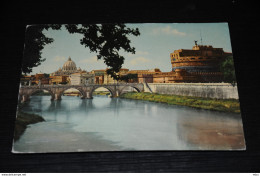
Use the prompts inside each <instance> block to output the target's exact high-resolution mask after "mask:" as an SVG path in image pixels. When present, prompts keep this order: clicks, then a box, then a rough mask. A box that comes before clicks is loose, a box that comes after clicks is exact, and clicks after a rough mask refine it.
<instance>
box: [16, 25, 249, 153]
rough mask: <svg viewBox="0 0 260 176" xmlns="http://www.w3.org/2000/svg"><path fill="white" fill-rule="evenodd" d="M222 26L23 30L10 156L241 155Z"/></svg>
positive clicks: (237, 112) (235, 93)
mask: <svg viewBox="0 0 260 176" xmlns="http://www.w3.org/2000/svg"><path fill="white" fill-rule="evenodd" d="M234 60H235V58H233V53H232V47H231V42H230V34H229V28H228V23H142V24H41V25H39V24H38V25H28V26H27V27H26V31H25V44H24V53H23V62H22V68H21V78H20V88H19V95H18V106H17V117H16V122H15V131H14V141H13V149H12V152H13V153H50V152H54V153H55V152H92V151H95V152H97V151H187V150H188V151H189V150H201V151H202V150H214V151H219V150H221V151H223V150H235V151H237V150H245V149H246V144H245V139H244V132H243V123H242V117H241V111H240V103H239V94H238V90H237V81H236V75H235V67H234Z"/></svg>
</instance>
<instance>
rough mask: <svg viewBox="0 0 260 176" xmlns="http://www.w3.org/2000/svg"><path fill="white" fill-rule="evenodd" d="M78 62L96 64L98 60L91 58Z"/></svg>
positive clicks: (94, 57) (95, 57)
mask: <svg viewBox="0 0 260 176" xmlns="http://www.w3.org/2000/svg"><path fill="white" fill-rule="evenodd" d="M79 62H80V63H88V64H93V63H97V62H98V59H97V56H93V57H91V58H88V59H83V60H80V61H79Z"/></svg>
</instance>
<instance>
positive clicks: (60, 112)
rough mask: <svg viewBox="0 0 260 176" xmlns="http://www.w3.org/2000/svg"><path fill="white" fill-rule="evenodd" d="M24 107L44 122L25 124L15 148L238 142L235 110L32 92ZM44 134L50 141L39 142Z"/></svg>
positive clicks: (235, 145)
mask: <svg viewBox="0 0 260 176" xmlns="http://www.w3.org/2000/svg"><path fill="white" fill-rule="evenodd" d="M24 110H25V111H27V112H31V113H38V114H40V115H42V116H43V117H44V118H45V120H46V122H45V123H39V124H35V125H32V126H31V128H30V129H28V130H26V132H25V134H24V135H23V136H22V138H21V139H20V140H19V141H18V142H16V143H15V145H14V147H15V149H16V150H20V151H28V150H29V149H30V151H31V150H33V151H34V152H48V151H78V150H79V149H80V150H81V151H92V150H94V151H101V150H102V151H103V150H189V149H193V150H198V149H219V150H227V149H243V148H244V138H243V137H244V136H243V128H242V122H241V117H240V115H237V114H227V113H219V112H213V111H206V110H198V109H193V108H188V107H182V106H174V105H167V104H161V103H153V102H146V101H140V100H127V99H120V98H112V99H111V98H107V97H104V96H95V97H94V99H83V100H82V99H80V98H79V97H71V96H68V97H66V96H64V97H63V99H62V100H61V101H50V100H49V97H45V96H34V97H33V98H32V99H31V101H30V103H28V104H27V105H26V107H25V108H24ZM36 134H37V135H36ZM46 136H49V137H46ZM54 136H55V138H54ZM48 138H49V139H48ZM36 139H37V142H36ZM46 140H47V141H48V142H51V144H52V145H50V146H48V147H45V148H44V147H40V146H39V145H42V141H46ZM56 140H57V141H56ZM33 141H35V142H33ZM73 141H74V142H73ZM75 141H77V142H75ZM90 141H91V145H90ZM28 142H29V143H30V145H29V146H28V145H27V144H28ZM61 146H62V149H61ZM66 146H67V147H66Z"/></svg>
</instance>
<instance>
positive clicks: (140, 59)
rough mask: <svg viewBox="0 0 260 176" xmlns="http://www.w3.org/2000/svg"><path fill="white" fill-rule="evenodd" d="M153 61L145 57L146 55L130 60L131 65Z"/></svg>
mask: <svg viewBox="0 0 260 176" xmlns="http://www.w3.org/2000/svg"><path fill="white" fill-rule="evenodd" d="M148 62H151V60H150V59H147V58H144V57H137V58H134V59H132V60H131V61H130V64H131V65H138V64H142V63H148Z"/></svg>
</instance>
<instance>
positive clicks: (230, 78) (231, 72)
mask: <svg viewBox="0 0 260 176" xmlns="http://www.w3.org/2000/svg"><path fill="white" fill-rule="evenodd" d="M220 71H221V72H222V73H223V81H224V82H228V83H231V84H232V85H234V84H235V82H236V74H235V67H234V61H233V57H232V56H229V57H227V58H225V59H224V60H223V62H222V63H221V64H220Z"/></svg>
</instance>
